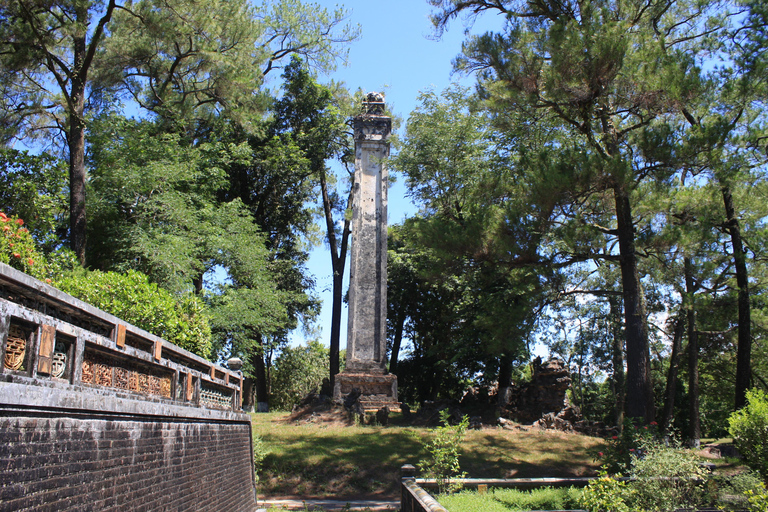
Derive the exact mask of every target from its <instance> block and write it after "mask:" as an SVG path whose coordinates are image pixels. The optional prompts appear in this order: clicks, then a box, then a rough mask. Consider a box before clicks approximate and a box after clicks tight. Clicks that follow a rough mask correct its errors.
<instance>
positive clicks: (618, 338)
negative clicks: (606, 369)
mask: <svg viewBox="0 0 768 512" xmlns="http://www.w3.org/2000/svg"><path fill="white" fill-rule="evenodd" d="M609 303H610V308H611V326H612V331H613V332H612V336H613V347H612V349H613V354H612V358H611V362H612V364H613V378H612V380H611V383H612V386H613V394H614V397H615V398H616V409H615V418H616V426H617V427H619V428H622V425H624V395H625V390H624V384H625V380H626V379H625V376H624V336H623V333H622V332H621V311H620V306H621V303H620V302H619V299H618V298H617V297H611V299H610V302H609Z"/></svg>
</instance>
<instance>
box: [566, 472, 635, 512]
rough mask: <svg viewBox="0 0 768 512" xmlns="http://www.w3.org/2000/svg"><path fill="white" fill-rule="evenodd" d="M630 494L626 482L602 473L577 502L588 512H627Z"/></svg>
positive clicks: (587, 487)
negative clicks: (627, 501)
mask: <svg viewBox="0 0 768 512" xmlns="http://www.w3.org/2000/svg"><path fill="white" fill-rule="evenodd" d="M632 494H633V490H632V489H630V488H629V487H628V486H627V482H624V481H621V480H619V479H618V478H616V477H613V476H610V475H609V474H608V473H606V472H605V471H603V472H601V474H600V476H599V478H597V479H595V480H592V481H591V482H589V485H587V486H586V487H585V488H584V490H583V491H582V493H581V496H580V497H579V500H578V501H579V506H581V507H584V508H585V509H586V510H588V511H589V512H629V511H630V508H629V506H628V505H627V503H626V500H627V499H631V497H632Z"/></svg>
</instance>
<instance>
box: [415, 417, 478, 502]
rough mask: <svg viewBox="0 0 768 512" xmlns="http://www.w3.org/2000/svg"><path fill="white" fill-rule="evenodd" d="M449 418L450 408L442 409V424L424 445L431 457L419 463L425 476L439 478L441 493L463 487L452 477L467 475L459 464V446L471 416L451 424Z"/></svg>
mask: <svg viewBox="0 0 768 512" xmlns="http://www.w3.org/2000/svg"><path fill="white" fill-rule="evenodd" d="M449 419H450V412H449V411H448V409H443V410H442V411H440V421H441V423H442V426H440V427H437V428H436V429H435V430H434V433H435V435H434V437H433V438H432V440H431V441H429V442H428V443H427V444H426V446H425V447H424V448H425V449H426V451H427V453H429V458H428V459H427V460H422V461H419V463H418V466H419V470H420V471H421V472H422V475H423V476H424V477H426V478H434V479H436V480H437V487H438V492H440V494H444V493H446V492H453V491H455V490H458V489H459V488H461V485H460V484H456V483H453V484H452V483H451V479H452V478H464V477H465V476H466V473H462V472H461V467H460V465H459V448H460V447H461V443H462V441H463V440H464V434H466V432H467V427H468V426H469V417H468V416H464V417H462V418H461V421H460V422H459V424H458V425H451V424H450V421H449Z"/></svg>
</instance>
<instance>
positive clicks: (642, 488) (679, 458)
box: [628, 442, 707, 512]
mask: <svg viewBox="0 0 768 512" xmlns="http://www.w3.org/2000/svg"><path fill="white" fill-rule="evenodd" d="M641 449H642V450H643V454H642V456H641V457H637V458H635V459H634V460H633V462H632V472H631V476H632V477H633V478H634V479H635V480H634V481H633V482H632V489H633V491H634V492H633V494H632V497H631V499H629V500H628V501H629V502H630V503H631V505H632V509H633V510H645V511H649V512H667V511H669V510H675V509H678V508H693V507H697V506H698V505H700V504H701V502H702V500H703V499H704V488H703V486H702V482H703V481H704V479H705V478H706V477H707V470H706V468H704V467H703V466H702V465H701V464H700V461H699V459H698V457H697V456H696V455H695V454H694V453H693V452H692V451H691V450H683V449H678V448H674V447H668V446H665V445H664V444H662V443H653V442H652V443H644V444H643V445H641Z"/></svg>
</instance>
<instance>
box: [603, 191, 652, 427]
mask: <svg viewBox="0 0 768 512" xmlns="http://www.w3.org/2000/svg"><path fill="white" fill-rule="evenodd" d="M613 192H614V200H615V203H616V225H617V228H616V229H617V232H618V238H619V255H620V265H621V283H622V297H623V299H624V326H625V327H624V328H625V336H626V349H627V397H626V407H625V410H626V413H627V415H628V416H629V417H630V418H641V419H643V420H644V421H646V422H651V421H653V419H654V403H653V387H652V386H651V366H650V347H649V344H648V327H647V324H646V310H645V298H644V297H643V291H642V288H641V283H640V277H639V275H638V271H637V254H635V229H634V225H633V223H632V208H631V206H630V201H629V191H628V190H627V189H626V187H625V186H623V185H621V184H619V185H617V186H615V187H614V189H613Z"/></svg>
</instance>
